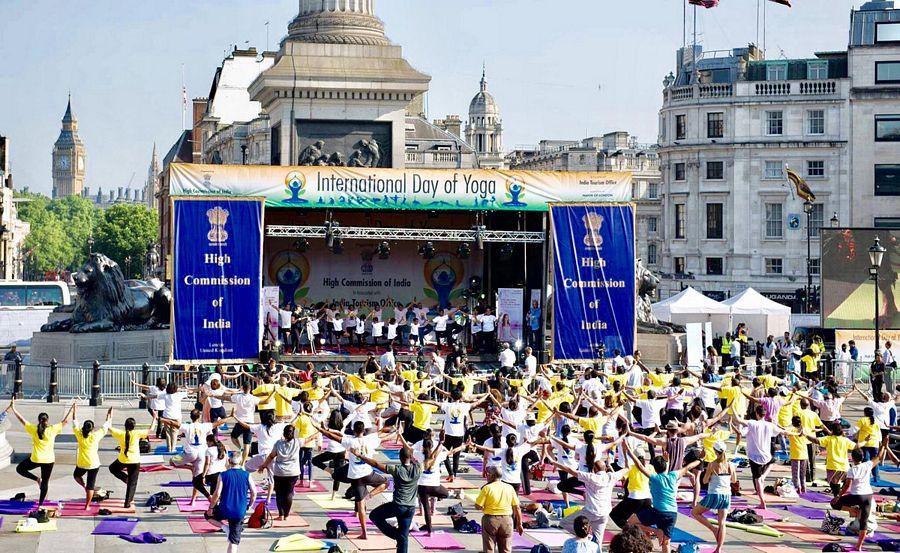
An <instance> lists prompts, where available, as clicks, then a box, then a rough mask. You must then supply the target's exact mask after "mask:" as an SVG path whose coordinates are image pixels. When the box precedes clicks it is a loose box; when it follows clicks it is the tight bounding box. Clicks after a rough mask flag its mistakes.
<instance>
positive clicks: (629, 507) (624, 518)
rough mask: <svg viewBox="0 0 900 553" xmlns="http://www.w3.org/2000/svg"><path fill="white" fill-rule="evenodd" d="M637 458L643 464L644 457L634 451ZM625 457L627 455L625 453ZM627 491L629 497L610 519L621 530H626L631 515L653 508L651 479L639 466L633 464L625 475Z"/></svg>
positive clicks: (618, 506) (648, 467)
mask: <svg viewBox="0 0 900 553" xmlns="http://www.w3.org/2000/svg"><path fill="white" fill-rule="evenodd" d="M626 440H634V441H635V442H634V443H639V442H637V440H636V439H635V438H630V437H629V438H626ZM634 454H635V456H637V458H638V459H639V460H641V461H642V462H643V460H644V456H643V454H642V453H640V451H639V450H638V451H634ZM623 455H626V454H624V453H623ZM647 469H648V470H650V471H653V470H654V469H653V467H651V466H649V465H648V466H647ZM625 490H626V491H627V492H628V494H627V496H626V497H625V498H624V499H622V500H621V501H619V503H618V504H617V505H616V506H615V507H613V508H612V510H611V511H610V512H609V518H610V520H612V521H613V522H615V523H616V526H618V527H619V528H625V526H626V525H627V524H628V519H629V518H631V515H634V514H637V512H638V511H640V510H642V509H645V508H648V507H651V506H652V502H651V499H650V478H649V477H648V476H647V475H645V474H644V473H643V472H641V471H640V469H639V468H638V467H637V465H635V464H632V465H631V467H630V468H629V469H628V472H627V473H625Z"/></svg>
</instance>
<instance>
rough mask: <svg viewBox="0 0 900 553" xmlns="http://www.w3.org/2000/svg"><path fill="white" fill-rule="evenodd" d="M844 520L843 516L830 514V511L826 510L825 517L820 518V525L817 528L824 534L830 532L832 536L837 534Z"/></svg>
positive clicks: (839, 532)
mask: <svg viewBox="0 0 900 553" xmlns="http://www.w3.org/2000/svg"><path fill="white" fill-rule="evenodd" d="M844 522H845V521H844V519H843V518H841V517H836V516H834V515H832V514H831V511H826V512H825V518H824V519H822V525H821V526H820V527H819V530H821V531H822V532H825V533H826V534H831V535H832V536H839V535H840V534H841V527H842V526H843V525H844Z"/></svg>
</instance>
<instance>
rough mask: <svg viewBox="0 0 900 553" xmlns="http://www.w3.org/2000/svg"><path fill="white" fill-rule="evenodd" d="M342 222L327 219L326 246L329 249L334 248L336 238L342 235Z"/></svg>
mask: <svg viewBox="0 0 900 553" xmlns="http://www.w3.org/2000/svg"><path fill="white" fill-rule="evenodd" d="M340 226H341V224H340V223H338V222H337V221H333V220H331V219H329V220H327V221H325V247H326V248H328V249H329V250H333V249H334V238H335V236H339V235H340Z"/></svg>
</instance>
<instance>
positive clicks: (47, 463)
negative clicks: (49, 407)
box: [7, 398, 74, 506]
mask: <svg viewBox="0 0 900 553" xmlns="http://www.w3.org/2000/svg"><path fill="white" fill-rule="evenodd" d="M73 406H74V405H73ZM7 409H8V410H12V412H13V415H15V416H16V418H17V419H19V422H21V423H22V425H23V426H24V427H25V432H27V433H28V435H29V436H31V455H30V456H29V457H28V458H26V459H24V460H23V461H22V462H20V463H19V464H18V465H17V466H16V472H17V473H18V474H19V476H22V477H24V478H27V479H29V480H34V481H35V482H37V484H38V487H39V488H40V499H39V500H38V506H41V505H43V504H44V501H45V500H46V499H47V490H48V486H49V484H50V476H51V475H52V474H53V465H54V463H55V462H56V453H55V451H54V445H55V443H56V436H58V435H59V433H60V432H62V428H63V426H65V425H66V423H68V422H69V416H70V415H71V414H72V409H71V408H70V409H69V410H68V411H67V412H66V416H65V417H64V418H63V420H62V422H58V423H56V424H50V415H48V414H47V413H40V414H39V415H38V422H37V424H32V423H30V422H28V421H26V420H25V418H24V417H22V415H21V414H20V413H19V412H18V411H17V410H16V405H15V398H13V400H11V401H10V403H9V407H7ZM37 468H39V469H40V471H41V475H40V476H35V475H34V474H32V473H31V471H33V470H34V469H37Z"/></svg>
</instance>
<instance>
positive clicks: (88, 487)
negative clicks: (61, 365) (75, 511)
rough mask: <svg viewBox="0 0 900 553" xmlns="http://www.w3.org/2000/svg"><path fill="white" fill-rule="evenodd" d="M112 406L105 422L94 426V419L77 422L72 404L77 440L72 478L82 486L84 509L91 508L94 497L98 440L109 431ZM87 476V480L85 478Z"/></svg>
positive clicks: (73, 426)
mask: <svg viewBox="0 0 900 553" xmlns="http://www.w3.org/2000/svg"><path fill="white" fill-rule="evenodd" d="M112 413H113V410H112V407H110V408H109V410H108V411H107V412H106V422H104V423H103V426H101V427H100V428H95V427H94V421H91V420H86V421H84V423H82V424H81V425H79V424H78V416H77V415H76V407H75V406H74V405H73V406H72V433H73V434H75V441H77V442H78V451H77V454H76V457H75V471H74V472H73V473H72V478H74V479H75V482H77V483H78V485H79V486H81V487H82V488H84V493H85V499H84V510H85V511H88V510H90V508H91V500H92V499H93V498H94V490H96V489H97V473H98V472H99V471H100V454H99V452H98V450H99V449H100V441H101V440H102V439H103V437H104V436H106V434H107V432H109V427H110V425H112ZM85 476H87V480H85V478H84V477H85Z"/></svg>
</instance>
